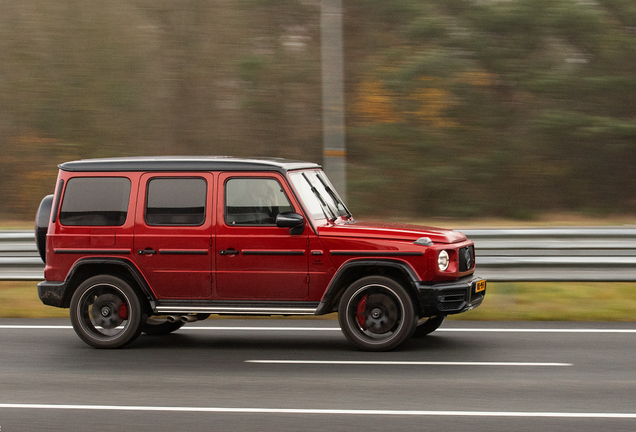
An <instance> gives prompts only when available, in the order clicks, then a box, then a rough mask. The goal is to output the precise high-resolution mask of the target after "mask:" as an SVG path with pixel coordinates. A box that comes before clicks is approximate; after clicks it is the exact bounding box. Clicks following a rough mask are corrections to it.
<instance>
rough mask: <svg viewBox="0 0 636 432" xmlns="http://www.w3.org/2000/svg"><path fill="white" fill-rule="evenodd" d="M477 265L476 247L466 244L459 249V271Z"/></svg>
mask: <svg viewBox="0 0 636 432" xmlns="http://www.w3.org/2000/svg"><path fill="white" fill-rule="evenodd" d="M474 266H475V247H474V246H473V245H470V246H466V247H464V248H461V249H460V250H459V271H460V272H465V271H468V270H470V269H472V268H473V267H474Z"/></svg>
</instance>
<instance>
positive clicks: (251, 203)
mask: <svg viewBox="0 0 636 432" xmlns="http://www.w3.org/2000/svg"><path fill="white" fill-rule="evenodd" d="M289 211H293V208H292V206H291V204H290V203H289V200H288V199H287V196H286V195H285V192H283V188H282V186H281V185H280V183H279V182H278V181H277V180H274V179H264V178H233V179H230V180H228V181H227V182H226V183H225V222H226V223H227V224H228V225H275V224H276V216H277V215H278V214H279V213H283V212H289Z"/></svg>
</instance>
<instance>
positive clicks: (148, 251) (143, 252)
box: [137, 248, 157, 255]
mask: <svg viewBox="0 0 636 432" xmlns="http://www.w3.org/2000/svg"><path fill="white" fill-rule="evenodd" d="M156 253H157V251H156V250H154V249H150V248H146V249H139V250H138V251H137V254H139V255H155V254H156Z"/></svg>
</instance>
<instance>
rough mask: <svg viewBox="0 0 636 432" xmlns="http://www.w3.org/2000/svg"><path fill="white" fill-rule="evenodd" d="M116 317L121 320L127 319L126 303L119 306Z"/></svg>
mask: <svg viewBox="0 0 636 432" xmlns="http://www.w3.org/2000/svg"><path fill="white" fill-rule="evenodd" d="M117 315H118V316H119V318H121V319H126V318H128V307H127V306H126V303H122V304H121V306H119V310H118V311H117Z"/></svg>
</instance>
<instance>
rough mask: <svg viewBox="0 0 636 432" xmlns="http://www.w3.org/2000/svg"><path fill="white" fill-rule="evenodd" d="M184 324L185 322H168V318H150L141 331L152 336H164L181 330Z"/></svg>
mask: <svg viewBox="0 0 636 432" xmlns="http://www.w3.org/2000/svg"><path fill="white" fill-rule="evenodd" d="M184 324H185V323H184V322H183V321H168V319H167V318H148V319H147V320H146V322H145V323H143V324H142V325H141V331H142V332H143V333H146V334H147V335H150V336H163V335H167V334H170V333H172V332H173V331H176V330H179V329H180V328H181V327H183V325H184Z"/></svg>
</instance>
